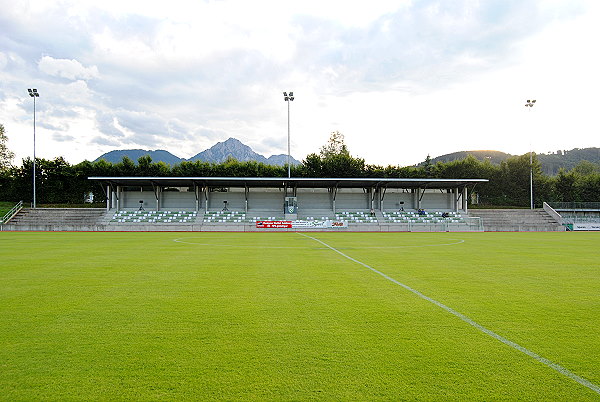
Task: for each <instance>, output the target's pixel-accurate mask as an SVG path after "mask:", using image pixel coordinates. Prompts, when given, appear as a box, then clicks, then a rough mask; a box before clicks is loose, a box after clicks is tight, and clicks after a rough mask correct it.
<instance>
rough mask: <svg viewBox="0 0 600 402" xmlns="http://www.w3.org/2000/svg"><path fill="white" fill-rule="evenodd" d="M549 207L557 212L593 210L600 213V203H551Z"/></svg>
mask: <svg viewBox="0 0 600 402" xmlns="http://www.w3.org/2000/svg"><path fill="white" fill-rule="evenodd" d="M548 205H549V206H551V207H552V208H553V209H555V210H569V211H572V210H578V209H585V210H590V209H591V210H598V211H600V202H549V203H548Z"/></svg>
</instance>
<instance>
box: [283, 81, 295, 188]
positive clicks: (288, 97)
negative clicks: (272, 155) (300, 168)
mask: <svg viewBox="0 0 600 402" xmlns="http://www.w3.org/2000/svg"><path fill="white" fill-rule="evenodd" d="M283 100H284V101H286V102H287V106H288V157H287V165H288V179H289V178H290V177H292V175H291V171H290V160H291V157H290V102H292V101H293V100H294V93H293V92H290V93H289V95H288V93H287V92H284V93H283Z"/></svg>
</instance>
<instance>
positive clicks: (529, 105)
mask: <svg viewBox="0 0 600 402" xmlns="http://www.w3.org/2000/svg"><path fill="white" fill-rule="evenodd" d="M533 105H535V99H527V103H525V107H528V108H529V111H531V109H532V108H533ZM529 148H530V149H529V207H530V208H531V209H533V155H532V150H531V146H530V147H529Z"/></svg>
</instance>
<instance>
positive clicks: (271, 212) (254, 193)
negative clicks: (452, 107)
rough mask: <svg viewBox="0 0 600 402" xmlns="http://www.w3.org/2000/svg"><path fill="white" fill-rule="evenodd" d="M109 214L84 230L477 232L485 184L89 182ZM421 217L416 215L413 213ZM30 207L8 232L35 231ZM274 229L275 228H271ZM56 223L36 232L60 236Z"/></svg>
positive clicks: (294, 180) (117, 179)
mask: <svg viewBox="0 0 600 402" xmlns="http://www.w3.org/2000/svg"><path fill="white" fill-rule="evenodd" d="M89 179H90V180H92V181H95V182H97V183H99V184H100V185H101V186H102V188H103V189H104V190H105V193H106V199H107V202H106V208H105V210H104V212H103V214H102V216H100V217H98V218H97V221H96V225H95V227H94V228H92V229H90V228H89V225H87V226H86V230H108V231H111V230H119V231H120V230H134V231H136V230H139V231H154V230H172V231H217V230H226V231H256V230H269V229H278V230H283V229H288V230H294V229H299V228H300V229H303V230H323V229H335V230H352V231H478V230H482V224H481V220H480V219H479V218H473V217H471V216H469V212H468V210H467V198H468V194H467V189H468V187H472V186H474V185H476V184H477V183H480V182H486V181H487V180H485V179H423V178H418V179H414V178H408V179H403V178H326V179H322V178H275V177H90V178H89ZM418 211H421V212H420V213H418ZM27 213H28V212H27V209H25V210H24V211H22V212H20V213H19V214H17V215H16V216H15V218H14V219H15V222H18V221H19V220H21V221H22V222H29V225H28V226H27V225H24V224H23V225H18V224H17V225H11V224H10V223H9V224H8V225H5V226H6V228H5V230H38V229H36V228H39V225H37V226H36V225H35V224H33V223H32V222H31V220H29V221H28V220H27V218H25V217H24V215H27ZM275 223H276V224H275ZM60 228H61V225H60V223H58V222H56V223H55V224H53V226H52V227H49V226H48V225H45V226H44V228H43V229H39V230H60Z"/></svg>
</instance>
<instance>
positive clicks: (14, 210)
mask: <svg viewBox="0 0 600 402" xmlns="http://www.w3.org/2000/svg"><path fill="white" fill-rule="evenodd" d="M21 208H23V201H19V202H18V203H17V205H15V206H14V207H12V209H11V210H10V211H8V212H7V213H6V215H4V216H3V217H2V218H0V224H5V223H7V222H8V221H9V220H11V219H12V217H13V216H15V215H16V214H17V213H18V212H19V211H20V210H21Z"/></svg>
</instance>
